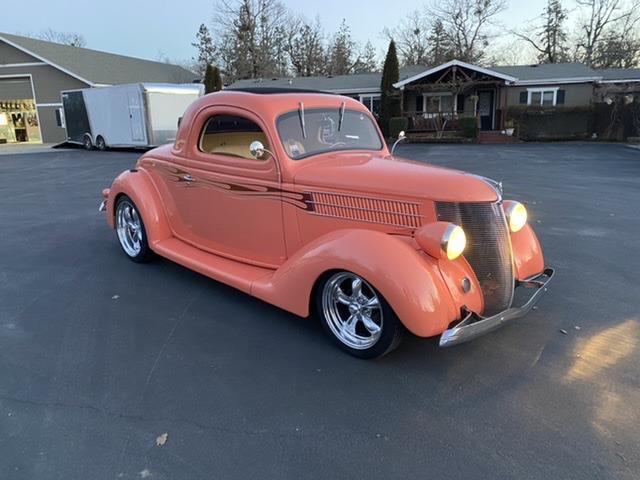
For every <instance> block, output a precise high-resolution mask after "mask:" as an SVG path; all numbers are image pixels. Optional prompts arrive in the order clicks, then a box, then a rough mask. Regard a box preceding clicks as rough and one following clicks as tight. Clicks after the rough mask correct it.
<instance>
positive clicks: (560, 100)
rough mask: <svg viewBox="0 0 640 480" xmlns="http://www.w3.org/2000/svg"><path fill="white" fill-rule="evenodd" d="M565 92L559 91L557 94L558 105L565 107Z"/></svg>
mask: <svg viewBox="0 0 640 480" xmlns="http://www.w3.org/2000/svg"><path fill="white" fill-rule="evenodd" d="M564 92H565V91H564V90H558V93H557V94H556V105H564Z"/></svg>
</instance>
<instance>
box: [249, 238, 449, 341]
mask: <svg viewBox="0 0 640 480" xmlns="http://www.w3.org/2000/svg"><path fill="white" fill-rule="evenodd" d="M331 270H348V271H350V272H353V273H356V274H358V275H360V276H362V277H363V278H364V279H366V280H367V282H369V283H370V284H371V285H373V286H374V287H375V288H376V289H377V290H378V291H379V292H380V293H381V294H382V295H383V296H384V297H385V299H386V300H387V302H389V304H390V305H391V307H392V308H393V310H394V311H395V313H396V314H397V315H398V317H399V318H400V320H401V321H402V323H403V324H404V325H405V326H406V327H407V329H408V330H410V331H411V332H412V333H414V334H416V335H419V336H425V337H426V336H432V335H436V334H438V333H441V332H442V331H444V330H445V329H446V328H447V327H448V325H449V323H451V322H452V321H453V320H455V319H456V318H459V310H456V307H455V305H454V303H453V301H452V298H451V295H450V293H449V291H448V288H447V286H446V283H445V281H444V280H443V277H442V275H441V274H440V270H439V266H438V261H437V260H435V259H432V258H431V257H428V256H427V255H424V254H423V253H422V252H420V251H417V250H416V249H415V248H413V247H412V246H411V245H410V244H409V243H408V242H405V241H402V240H400V239H398V238H396V237H394V236H392V235H387V234H385V233H382V232H376V231H373V230H361V229H344V230H337V231H333V232H330V233H328V234H326V235H324V236H322V237H320V238H318V239H316V240H314V241H313V242H311V243H309V244H308V245H306V246H304V247H303V248H302V249H301V250H299V251H298V252H296V253H295V254H294V255H293V256H292V257H290V258H289V259H288V260H287V261H286V262H285V263H284V264H283V265H282V266H281V267H280V268H279V269H278V270H277V271H276V272H275V273H274V274H273V275H269V276H268V277H265V279H263V280H258V281H256V282H254V284H253V286H252V290H251V293H252V295H255V296H256V297H259V298H262V299H264V300H266V301H268V302H270V303H273V304H275V305H277V306H279V307H281V308H284V309H285V310H288V311H291V312H293V313H296V314H297V315H300V316H303V317H304V316H307V315H309V310H310V309H309V306H310V300H311V295H312V292H313V288H314V285H315V283H316V282H317V280H318V279H319V278H320V277H321V276H322V275H323V274H324V273H326V272H328V271H331Z"/></svg>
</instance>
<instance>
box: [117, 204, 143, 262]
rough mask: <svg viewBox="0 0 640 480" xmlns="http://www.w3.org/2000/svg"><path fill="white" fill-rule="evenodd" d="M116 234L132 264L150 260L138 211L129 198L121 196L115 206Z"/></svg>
mask: <svg viewBox="0 0 640 480" xmlns="http://www.w3.org/2000/svg"><path fill="white" fill-rule="evenodd" d="M116 232H117V233H118V240H119V241H120V246H121V247H122V250H124V253H125V254H126V255H127V257H129V258H130V259H131V260H133V261H134V262H146V261H149V260H150V259H151V249H150V248H149V244H148V243H147V232H146V230H145V228H144V223H143V222H142V217H141V216H140V214H139V213H138V209H137V207H136V206H135V204H134V203H133V201H131V199H130V198H129V197H127V196H126V195H123V196H122V197H120V198H119V199H118V203H117V204H116Z"/></svg>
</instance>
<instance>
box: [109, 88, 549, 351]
mask: <svg viewBox="0 0 640 480" xmlns="http://www.w3.org/2000/svg"><path fill="white" fill-rule="evenodd" d="M401 135H403V134H401ZM394 146H395V145H394ZM392 150H393V149H392ZM501 193H502V192H501V186H500V184H498V183H496V182H494V181H492V180H489V179H487V178H484V177H479V176H477V175H471V174H468V173H464V172H460V171H455V170H449V169H445V168H437V167H434V166H429V165H426V164H423V163H418V162H412V161H408V160H402V159H399V158H397V157H394V156H393V152H392V151H391V152H390V151H389V149H388V148H387V146H386V144H385V142H384V140H383V137H382V135H381V134H380V131H379V130H378V127H377V125H376V122H375V120H374V118H373V117H372V115H371V113H370V112H369V111H368V110H367V109H366V108H365V107H364V106H363V105H362V104H361V103H360V102H358V101H356V100H353V99H351V98H347V97H342V96H337V95H328V94H318V93H302V92H295V93H294V92H288V93H287V92H282V91H269V90H264V91H261V92H257V91H254V92H249V91H225V92H220V93H215V94H211V95H206V96H204V97H202V98H200V99H198V100H197V101H195V102H194V103H193V104H192V105H191V106H190V107H189V108H188V109H187V111H186V113H185V115H184V117H183V119H182V121H181V125H180V128H179V131H178V134H177V138H176V140H175V143H174V144H172V145H165V146H162V147H160V148H156V149H154V150H151V151H149V152H147V153H145V154H144V155H142V157H141V158H140V159H139V160H138V162H137V165H136V166H135V168H133V169H131V170H128V171H125V172H123V173H122V174H120V175H119V176H118V177H117V178H116V179H115V180H114V182H113V184H112V185H111V188H107V189H105V190H104V191H103V197H104V201H103V203H102V205H101V207H100V209H101V210H104V211H106V217H107V222H108V224H109V226H110V227H111V228H114V229H115V230H116V232H117V236H118V239H119V241H120V245H121V246H122V249H123V250H124V252H125V254H126V255H127V256H128V257H129V258H131V259H132V260H133V261H136V262H142V261H145V260H148V259H149V258H150V257H151V256H152V252H154V253H155V254H158V255H160V256H163V257H166V258H168V259H170V260H172V261H174V262H177V263H179V264H181V265H183V266H185V267H187V268H190V269H192V270H195V271H197V272H199V273H201V274H203V275H206V276H208V277H211V278H213V279H215V280H218V281H220V282H224V283H226V284H228V285H231V286H233V287H235V288H238V289H240V290H242V291H244V292H246V293H248V294H250V295H253V296H255V297H258V298H261V299H263V300H265V301H267V302H269V303H271V304H273V305H276V306H278V307H280V308H283V309H285V310H288V311H290V312H293V313H295V314H297V315H300V316H303V317H306V316H308V315H309V314H310V313H312V312H315V314H316V315H317V316H318V317H319V318H320V320H321V322H322V323H323V325H324V327H325V329H326V331H327V332H328V333H329V334H330V336H331V337H332V338H333V339H334V340H335V341H336V343H337V344H338V345H339V346H340V347H341V348H342V349H344V350H345V351H347V352H348V353H350V354H352V355H355V356H358V357H362V358H373V357H378V356H381V355H384V354H385V353H387V352H389V351H391V350H392V349H393V348H395V347H396V346H397V345H398V343H399V341H400V339H401V337H402V334H403V333H404V331H405V330H409V331H410V332H412V333H413V334H415V335H419V336H422V337H429V336H434V335H440V345H441V346H450V345H455V344H458V343H461V342H465V341H467V340H470V339H473V338H476V337H478V336H480V335H482V334H484V333H486V332H488V331H490V330H493V329H495V328H496V327H498V326H500V325H502V324H504V323H505V322H508V321H509V320H511V319H513V318H516V317H520V316H522V315H524V314H526V313H527V312H528V311H529V310H530V309H531V308H532V306H533V304H534V303H535V302H536V301H537V300H538V298H539V297H540V295H541V294H542V292H544V291H546V285H547V282H548V281H549V280H550V279H551V277H552V276H553V270H552V269H551V268H545V265H544V259H543V255H542V251H541V249H540V244H539V243H538V239H537V237H536V235H535V233H534V232H533V230H532V229H531V227H530V226H529V225H528V224H527V212H526V210H525V208H524V206H523V205H522V204H520V203H518V202H515V201H510V200H503V199H502V195H501ZM517 287H524V288H529V289H531V291H532V293H531V295H530V297H529V298H528V300H526V301H525V302H524V303H523V304H522V305H521V306H518V307H514V306H512V303H513V298H514V291H515V289H516V288H517Z"/></svg>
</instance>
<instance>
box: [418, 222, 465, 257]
mask: <svg viewBox="0 0 640 480" xmlns="http://www.w3.org/2000/svg"><path fill="white" fill-rule="evenodd" d="M415 238H416V241H417V242H418V245H420V248H421V249H422V250H423V251H425V252H426V253H428V254H429V255H431V256H432V257H433V258H447V259H449V260H455V259H456V258H458V257H459V256H460V255H462V252H463V251H464V249H465V247H466V245H467V238H466V236H465V234H464V230H462V228H460V227H459V226H457V225H455V224H453V223H449V222H433V223H428V224H427V225H423V226H422V227H420V228H419V229H418V230H417V231H416V233H415Z"/></svg>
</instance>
